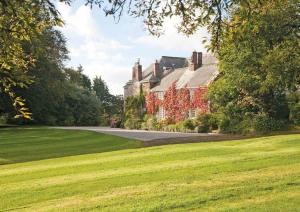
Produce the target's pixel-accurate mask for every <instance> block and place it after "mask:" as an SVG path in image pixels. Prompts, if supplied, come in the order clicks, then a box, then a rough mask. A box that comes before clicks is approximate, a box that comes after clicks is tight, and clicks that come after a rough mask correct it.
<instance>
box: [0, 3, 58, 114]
mask: <svg viewBox="0 0 300 212" xmlns="http://www.w3.org/2000/svg"><path fill="white" fill-rule="evenodd" d="M61 24H62V21H61V20H60V19H59V18H58V12H57V10H56V9H55V7H54V5H53V4H52V3H51V2H50V1H42V0H39V1H38V0H35V1H29V0H24V1H18V0H9V1H8V0H1V1H0V46H1V49H0V92H5V93H7V94H8V95H9V97H10V99H11V101H12V102H13V106H14V108H15V109H16V111H17V112H18V113H19V115H18V117H24V118H30V115H31V114H30V113H29V112H28V109H27V108H26V107H25V104H24V103H25V100H24V99H23V98H22V97H21V96H19V95H18V94H17V93H16V89H17V88H26V87H27V86H28V85H29V84H31V83H32V82H33V78H32V77H30V76H29V75H28V68H29V67H30V66H32V65H33V64H34V62H35V59H36V58H35V55H34V52H26V51H25V49H24V43H25V42H31V41H32V40H34V38H36V37H37V36H38V35H41V33H42V32H43V31H44V30H45V29H46V28H47V27H52V26H59V25H61Z"/></svg>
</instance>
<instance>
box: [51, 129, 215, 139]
mask: <svg viewBox="0 0 300 212" xmlns="http://www.w3.org/2000/svg"><path fill="white" fill-rule="evenodd" d="M55 128H58V129H72V130H90V131H94V132H99V133H105V134H110V135H116V136H120V137H124V138H132V139H136V140H141V141H151V140H156V139H167V138H184V137H199V136H208V135H216V134H214V133H178V132H158V131H146V130H126V129H119V128H109V127H55Z"/></svg>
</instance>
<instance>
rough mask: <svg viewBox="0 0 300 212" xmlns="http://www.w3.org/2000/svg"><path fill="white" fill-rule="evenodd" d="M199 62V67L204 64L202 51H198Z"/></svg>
mask: <svg viewBox="0 0 300 212" xmlns="http://www.w3.org/2000/svg"><path fill="white" fill-rule="evenodd" d="M197 64H198V68H199V67H201V66H202V52H198V58H197Z"/></svg>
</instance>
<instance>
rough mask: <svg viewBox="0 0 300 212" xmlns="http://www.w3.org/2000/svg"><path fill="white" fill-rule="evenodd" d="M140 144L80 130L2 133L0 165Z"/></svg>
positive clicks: (30, 129)
mask: <svg viewBox="0 0 300 212" xmlns="http://www.w3.org/2000/svg"><path fill="white" fill-rule="evenodd" d="M140 146H141V142H140V141H136V140H133V139H126V138H121V137H117V136H112V135H106V134H100V133H96V132H90V131H81V130H61V129H48V128H29V127H24V128H23V127H16V128H2V129H0V165H3V164H12V163H20V162H28V161H35V160H43V159H50V158H60V157H66V156H75V155H82V154H91V153H100V152H109V151H115V150H121V149H130V148H137V147H140Z"/></svg>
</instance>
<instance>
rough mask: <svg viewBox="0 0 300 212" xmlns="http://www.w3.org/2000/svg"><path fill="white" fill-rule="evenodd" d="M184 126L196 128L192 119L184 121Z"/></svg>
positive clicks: (191, 128)
mask: <svg viewBox="0 0 300 212" xmlns="http://www.w3.org/2000/svg"><path fill="white" fill-rule="evenodd" d="M183 127H184V128H185V129H188V130H191V131H193V130H195V125H194V123H193V121H192V120H191V119H187V120H185V121H184V122H183Z"/></svg>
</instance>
